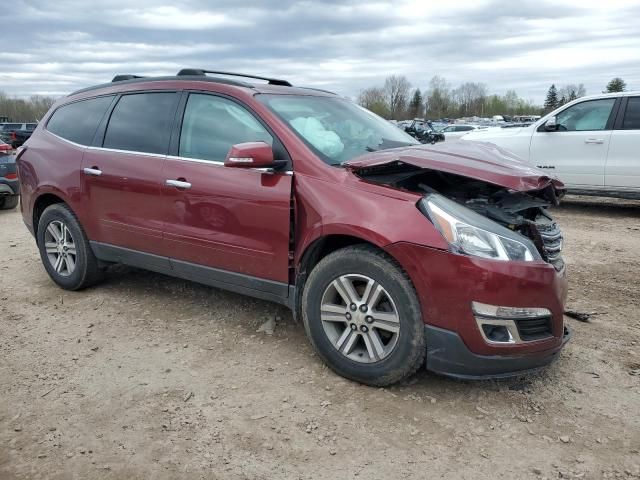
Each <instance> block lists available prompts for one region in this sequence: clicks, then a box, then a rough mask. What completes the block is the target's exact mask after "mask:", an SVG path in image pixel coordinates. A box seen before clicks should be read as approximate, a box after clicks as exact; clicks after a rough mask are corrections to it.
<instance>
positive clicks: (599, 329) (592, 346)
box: [0, 197, 640, 480]
mask: <svg viewBox="0 0 640 480" xmlns="http://www.w3.org/2000/svg"><path fill="white" fill-rule="evenodd" d="M555 213H556V217H557V219H558V220H559V222H560V224H561V226H562V228H563V230H564V233H565V238H566V243H565V256H566V260H567V263H568V266H569V267H568V268H569V276H570V281H571V288H570V294H569V307H571V308H574V309H576V310H580V311H585V312H596V313H597V315H594V316H593V317H592V320H591V322H590V323H581V322H578V321H576V320H573V319H568V318H567V319H566V322H567V324H568V325H569V326H570V328H571V329H572V330H573V339H572V341H571V342H570V343H569V345H568V346H567V348H566V349H565V350H564V352H563V354H562V356H561V358H560V360H559V361H558V362H557V363H556V364H554V365H553V366H551V367H550V368H548V369H547V370H545V371H544V372H543V373H541V374H539V375H536V376H530V377H526V378H524V379H515V380H508V381H499V382H496V381H483V382H460V381H454V380H449V379H446V378H442V377H439V376H436V375H433V374H429V373H427V372H424V371H422V372H420V373H418V374H417V375H415V376H414V377H413V378H411V379H410V380H409V381H407V382H405V383H404V384H401V385H398V386H394V387H392V388H385V389H374V388H370V387H364V386H361V385H358V384H355V383H352V382H349V381H347V380H344V379H342V378H340V377H337V376H336V375H334V374H333V373H332V372H331V371H329V370H328V369H327V368H326V367H324V366H323V364H322V363H321V362H320V360H319V359H318V357H317V356H315V355H314V354H313V352H312V350H311V348H310V346H309V344H308V342H307V341H306V339H305V336H304V331H303V328H302V327H301V326H300V325H296V324H294V323H293V320H292V317H291V315H290V313H289V312H288V311H287V310H286V309H284V308H283V307H279V306H277V305H274V304H271V303H267V302H262V301H258V300H253V299H249V298H245V297H242V296H239V295H236V294H232V293H227V292H223V291H220V290H216V289H212V288H208V287H204V286H201V285H197V284H193V283H189V282H185V281H181V280H175V279H172V278H168V277H165V276H162V275H156V274H152V273H148V272H143V271H139V270H134V269H129V268H124V267H115V268H113V269H112V270H111V271H110V273H109V275H108V278H107V280H106V281H105V282H104V283H103V284H102V285H100V286H98V287H96V288H92V289H89V290H86V291H83V292H77V293H71V292H65V291H63V290H60V289H59V288H57V287H56V286H55V285H54V284H53V283H52V282H51V281H50V280H49V278H48V277H47V275H46V274H45V272H44V270H43V268H42V267H41V264H40V260H39V257H38V254H37V250H36V246H35V243H34V241H33V239H32V238H31V236H30V235H29V233H28V232H27V230H26V228H25V227H24V226H23V225H22V221H21V217H20V215H19V213H18V212H17V211H10V212H0V247H1V248H0V278H1V279H2V284H1V287H0V338H1V340H2V342H1V343H0V385H2V390H1V392H0V478H1V479H3V480H4V479H13V478H28V479H37V478H52V479H58V478H59V479H70V478H78V479H89V478H106V479H127V480H130V479H136V478H154V479H177V478H185V479H197V478H207V479H216V478H231V479H244V478H252V479H253V478H264V479H272V478H296V479H298V478H300V479H310V478H314V479H324V478H326V479H334V478H353V477H356V476H357V477H360V478H367V479H378V478H381V479H383V478H384V479H387V478H394V479H395V478H456V479H458V478H461V479H494V478H506V479H513V478H559V477H561V478H594V479H595V478H640V314H639V313H638V308H639V307H640V282H639V280H638V279H639V278H640V202H633V201H616V200H603V199H585V198H580V197H573V198H568V199H567V200H566V201H565V203H564V204H563V206H562V207H560V208H557V209H556V212H555ZM273 319H275V331H274V332H273V334H272V335H268V334H267V333H265V332H263V331H260V332H258V331H257V330H258V329H259V327H260V326H261V325H262V324H263V323H264V322H265V321H267V320H273Z"/></svg>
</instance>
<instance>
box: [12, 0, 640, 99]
mask: <svg viewBox="0 0 640 480" xmlns="http://www.w3.org/2000/svg"><path fill="white" fill-rule="evenodd" d="M10 3H11V8H10V9H9V8H2V9H0V45H1V47H0V65H1V67H0V91H3V92H4V93H7V94H9V95H11V96H19V97H25V96H29V95H33V94H42V95H53V96H61V95H65V94H68V93H70V92H71V91H73V90H76V89H79V88H83V87H86V86H90V85H95V84H98V83H104V82H107V81H109V80H111V78H112V77H113V75H115V74H121V73H134V74H140V75H172V74H175V73H176V72H177V71H178V70H179V69H181V68H185V67H191V68H206V69H212V70H227V71H234V72H243V73H252V74H258V75H267V76H274V77H278V78H284V79H287V80H289V81H291V82H292V83H293V84H295V85H301V86H310V87H317V88H326V89H330V90H333V91H335V92H337V93H339V94H342V95H345V96H349V97H353V98H355V97H356V96H357V94H358V92H359V91H360V90H362V89H363V88H366V87H370V86H376V85H381V84H382V83H383V82H384V79H385V77H387V76H389V75H405V76H406V77H407V78H408V79H409V81H410V82H411V83H412V85H413V86H415V87H419V88H421V89H424V88H426V87H427V86H428V83H429V79H430V78H431V77H432V76H434V75H440V76H442V77H444V78H446V79H447V80H448V81H449V82H450V83H451V84H452V86H454V87H455V86H456V85H458V84H459V83H462V82H467V81H469V82H482V83H485V84H486V85H487V88H488V91H489V92H490V93H499V94H503V93H504V92H505V91H506V90H509V89H513V90H516V92H517V93H518V94H519V95H520V96H521V97H523V98H525V99H528V100H533V101H535V102H537V103H542V102H543V100H544V96H545V93H546V91H547V89H548V88H549V86H550V85H551V83H555V84H556V86H558V87H561V86H563V85H565V84H568V83H575V84H578V83H584V85H585V88H586V90H587V93H588V94H589V93H600V92H601V91H602V90H603V89H604V87H605V85H606V83H607V82H608V80H610V79H611V78H612V77H614V76H620V77H622V78H623V79H624V80H625V81H626V82H627V85H628V87H629V89H634V88H635V89H638V90H640V61H639V60H640V58H639V57H640V55H639V54H640V25H639V24H638V20H639V19H640V0H636V1H623V0H606V1H603V0H598V1H587V0H581V1H578V0H562V1H555V2H552V1H547V0H537V1H520V0H511V1H494V0H474V1H473V2H471V1H468V2H467V1H461V0H456V1H453V0H440V1H438V2H431V1H427V0H420V1H416V0H395V1H375V0H373V1H360V0H351V1H349V0H344V1H341V0H325V1H316V0H307V1H290V0H263V1H258V0H240V1H238V0H209V1H207V0H173V1H172V2H170V3H168V2H159V1H151V0H108V1H103V0H56V1H51V0H12V1H11V2H10Z"/></svg>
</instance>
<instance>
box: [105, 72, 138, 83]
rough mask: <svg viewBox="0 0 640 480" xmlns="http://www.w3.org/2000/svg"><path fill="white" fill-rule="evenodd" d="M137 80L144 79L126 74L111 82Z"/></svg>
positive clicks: (117, 76) (116, 77) (114, 78)
mask: <svg viewBox="0 0 640 480" xmlns="http://www.w3.org/2000/svg"><path fill="white" fill-rule="evenodd" d="M136 78H144V77H143V76H142V75H131V74H124V75H116V76H115V77H113V80H111V81H112V82H122V81H124V80H134V79H136Z"/></svg>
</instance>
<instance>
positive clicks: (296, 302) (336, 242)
mask: <svg viewBox="0 0 640 480" xmlns="http://www.w3.org/2000/svg"><path fill="white" fill-rule="evenodd" d="M367 237H368V238H367ZM377 237H378V236H377V235H375V236H373V237H372V236H369V235H367V236H365V235H357V234H354V233H353V232H342V233H330V234H327V235H321V236H318V237H317V238H315V239H314V240H312V241H310V242H308V244H307V245H306V247H305V248H304V250H303V251H302V253H301V254H300V255H299V257H298V258H299V260H298V261H297V262H296V265H295V273H294V276H295V278H294V279H293V281H294V284H295V298H294V299H293V302H292V311H293V315H294V318H295V319H296V321H297V319H299V318H301V311H300V307H301V299H302V292H303V290H304V285H305V283H306V281H307V278H308V276H309V274H310V273H311V271H312V270H313V269H314V267H315V266H316V265H317V264H318V262H320V260H322V259H323V258H324V257H326V256H327V255H329V254H330V253H332V252H335V251H336V250H340V249H341V248H345V247H348V246H352V245H369V246H372V247H374V248H376V249H379V250H381V251H385V249H384V248H383V247H384V244H383V243H378V242H376V241H375V240H373V241H372V239H377ZM387 254H388V252H387ZM390 256H391V255H390ZM393 260H395V261H396V262H398V260H397V259H395V258H393Z"/></svg>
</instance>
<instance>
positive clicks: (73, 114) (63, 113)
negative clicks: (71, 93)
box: [47, 95, 114, 145]
mask: <svg viewBox="0 0 640 480" xmlns="http://www.w3.org/2000/svg"><path fill="white" fill-rule="evenodd" d="M113 98H114V97H113V95H111V96H106V97H97V98H91V99H88V100H81V101H79V102H74V103H70V104H68V105H63V106H62V107H60V108H58V109H57V110H56V111H55V112H54V113H53V115H52V116H51V118H50V119H49V122H48V123H47V130H48V131H50V132H51V133H53V134H55V135H58V136H59V137H62V138H64V139H66V140H69V141H71V142H75V143H79V144H80V145H91V142H92V141H93V136H94V135H95V133H96V130H97V129H98V125H99V124H100V121H101V120H102V117H104V115H105V113H107V110H108V109H109V105H111V102H112V101H113Z"/></svg>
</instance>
